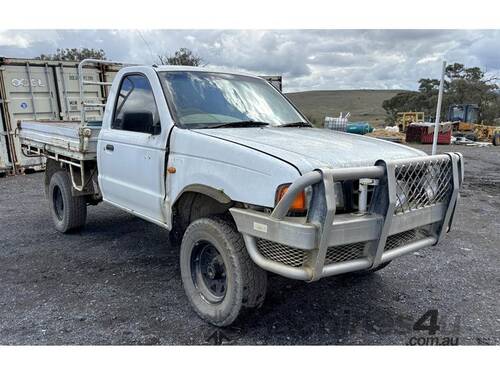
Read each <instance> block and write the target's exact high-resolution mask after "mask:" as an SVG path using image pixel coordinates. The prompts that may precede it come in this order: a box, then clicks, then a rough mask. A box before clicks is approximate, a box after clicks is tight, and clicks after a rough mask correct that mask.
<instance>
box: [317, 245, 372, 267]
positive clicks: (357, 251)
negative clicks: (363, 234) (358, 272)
mask: <svg viewBox="0 0 500 375" xmlns="http://www.w3.org/2000/svg"><path fill="white" fill-rule="evenodd" d="M365 245H366V242H356V243H352V244H348V245H340V246H333V247H329V248H328V249H327V251H326V257H325V264H332V263H340V262H345V261H348V260H354V259H360V258H363V257H364V250H365Z"/></svg>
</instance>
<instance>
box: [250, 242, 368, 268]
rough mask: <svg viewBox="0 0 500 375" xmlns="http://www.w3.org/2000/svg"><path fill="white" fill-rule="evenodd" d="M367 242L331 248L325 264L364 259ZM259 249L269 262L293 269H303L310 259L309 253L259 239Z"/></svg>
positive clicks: (327, 253)
mask: <svg viewBox="0 0 500 375" xmlns="http://www.w3.org/2000/svg"><path fill="white" fill-rule="evenodd" d="M365 245H366V242H357V243H352V244H348V245H340V246H333V247H329V248H328V250H327V252H326V257H325V264H332V263H340V262H345V261H348V260H354V259H360V258H363V257H364V253H363V252H364V249H365ZM257 249H258V250H259V252H260V254H261V255H262V256H263V257H264V258H267V259H269V260H272V261H275V262H278V263H282V264H285V265H287V266H291V267H302V266H303V265H304V263H305V262H306V261H307V259H308V254H309V251H304V250H300V249H296V248H294V247H290V246H286V245H281V244H279V243H276V242H272V241H268V240H263V239H258V240H257Z"/></svg>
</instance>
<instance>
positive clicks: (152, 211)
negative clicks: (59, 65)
mask: <svg viewBox="0 0 500 375" xmlns="http://www.w3.org/2000/svg"><path fill="white" fill-rule="evenodd" d="M127 73H142V74H143V75H145V76H146V77H147V78H148V80H149V82H150V84H151V87H152V89H153V94H154V96H155V100H156V104H157V106H158V112H159V115H160V121H161V134H158V135H150V134H144V133H137V132H130V131H123V130H116V129H111V126H110V125H111V121H112V117H113V116H112V115H113V111H114V103H115V101H116V95H117V91H118V88H119V86H120V82H121V80H122V77H123V76H124V75H125V74H127ZM172 126H173V123H172V119H171V117H170V113H169V112H168V106H167V103H166V101H165V96H164V95H163V91H162V88H161V86H160V82H159V79H158V76H157V75H156V72H155V71H154V69H152V68H151V67H129V68H124V69H122V70H120V72H119V73H118V74H117V75H116V77H115V79H114V80H113V85H112V86H111V91H110V94H109V99H108V103H107V105H106V110H105V112H104V117H103V125H102V129H101V132H100V133H99V140H98V143H97V164H98V169H99V185H100V187H101V190H102V193H103V198H104V200H106V201H107V202H110V203H112V204H114V205H117V206H119V207H122V208H126V209H128V210H129V211H131V212H133V213H136V214H138V215H139V216H141V217H144V218H147V219H149V220H151V221H153V222H157V223H163V224H167V223H168V222H169V221H170V220H169V219H167V217H168V218H169V217H170V210H169V207H168V206H167V207H166V206H165V205H164V199H165V173H166V172H165V153H166V144H167V137H168V133H169V131H170V129H171V128H172ZM106 145H112V146H113V147H114V151H108V150H106Z"/></svg>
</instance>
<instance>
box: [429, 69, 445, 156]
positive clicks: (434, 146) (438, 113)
mask: <svg viewBox="0 0 500 375" xmlns="http://www.w3.org/2000/svg"><path fill="white" fill-rule="evenodd" d="M445 71H446V61H443V70H442V71H441V82H439V94H438V103H437V108H436V122H435V123H434V138H433V141H432V155H436V149H437V141H438V135H439V123H440V120H441V102H442V101H443V86H444V73H445Z"/></svg>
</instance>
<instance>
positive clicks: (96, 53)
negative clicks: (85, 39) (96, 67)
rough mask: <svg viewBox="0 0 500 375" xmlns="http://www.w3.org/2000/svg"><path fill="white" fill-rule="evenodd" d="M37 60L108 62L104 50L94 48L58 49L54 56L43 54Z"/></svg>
mask: <svg viewBox="0 0 500 375" xmlns="http://www.w3.org/2000/svg"><path fill="white" fill-rule="evenodd" d="M35 59H37V60H56V61H82V60H83V59H98V60H106V53H105V52H104V50H103V49H94V48H58V49H57V50H56V53H54V54H48V55H45V54H41V55H40V56H37V57H35Z"/></svg>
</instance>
